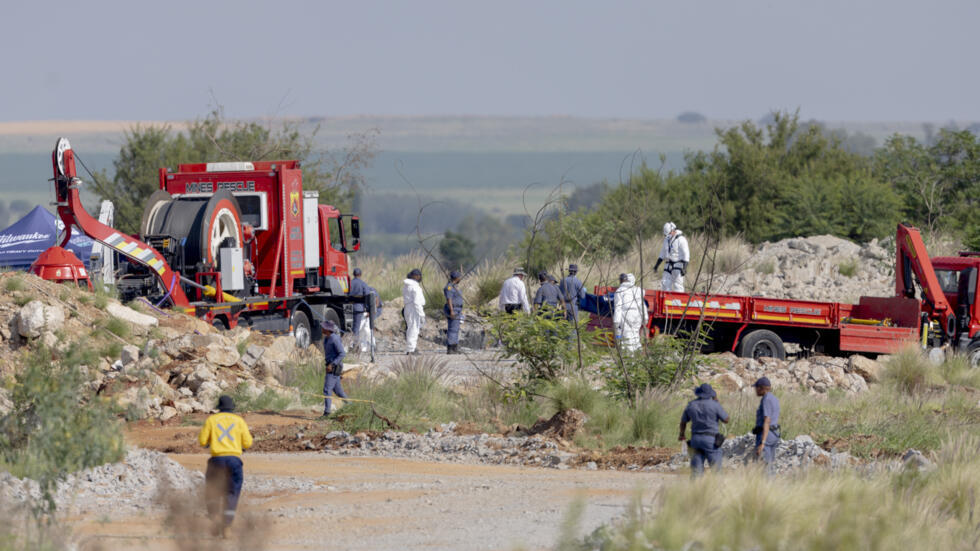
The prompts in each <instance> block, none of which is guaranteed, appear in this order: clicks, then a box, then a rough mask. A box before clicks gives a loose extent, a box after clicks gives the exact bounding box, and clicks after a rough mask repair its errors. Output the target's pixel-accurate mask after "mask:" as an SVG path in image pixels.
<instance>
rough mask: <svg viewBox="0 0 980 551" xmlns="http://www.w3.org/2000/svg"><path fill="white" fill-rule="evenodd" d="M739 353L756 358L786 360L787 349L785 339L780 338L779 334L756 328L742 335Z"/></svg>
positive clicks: (742, 355) (744, 356)
mask: <svg viewBox="0 0 980 551" xmlns="http://www.w3.org/2000/svg"><path fill="white" fill-rule="evenodd" d="M738 355H739V356H741V357H743V358H753V359H756V360H758V359H759V358H776V359H779V360H785V359H786V349H785V348H783V340H782V339H780V338H779V335H777V334H775V333H773V332H772V331H769V330H766V329H756V330H755V331H752V332H751V333H749V334H748V335H745V336H744V337H742V343H741V344H740V345H739V348H738Z"/></svg>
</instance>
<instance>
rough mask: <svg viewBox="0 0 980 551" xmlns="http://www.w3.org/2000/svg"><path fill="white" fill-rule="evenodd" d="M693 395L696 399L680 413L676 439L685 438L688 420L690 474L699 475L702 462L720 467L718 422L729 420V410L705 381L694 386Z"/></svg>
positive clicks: (715, 468) (701, 471)
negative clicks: (678, 436) (679, 425)
mask: <svg viewBox="0 0 980 551" xmlns="http://www.w3.org/2000/svg"><path fill="white" fill-rule="evenodd" d="M694 396H695V399H694V400H691V401H690V402H688V404H687V407H686V408H684V413H683V414H681V433H680V438H679V440H680V441H681V442H683V441H684V440H685V435H686V434H687V424H688V423H691V439H690V440H688V443H687V445H688V450H689V451H690V454H691V476H693V477H698V476H701V475H702V474H704V464H705V462H707V463H708V464H709V465H710V466H711V468H712V469H714V471H715V472H719V471H721V458H722V454H721V445H720V442H718V435H719V434H720V432H719V430H718V422H719V421H721V422H722V423H728V412H726V411H725V408H723V407H721V404H719V403H718V395H717V394H716V393H715V389H713V388H711V385H709V384H708V383H704V384H703V385H701V386H699V387H697V388H695V389H694Z"/></svg>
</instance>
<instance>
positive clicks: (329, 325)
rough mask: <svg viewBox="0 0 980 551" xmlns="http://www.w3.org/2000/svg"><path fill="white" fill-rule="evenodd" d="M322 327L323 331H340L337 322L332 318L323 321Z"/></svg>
mask: <svg viewBox="0 0 980 551" xmlns="http://www.w3.org/2000/svg"><path fill="white" fill-rule="evenodd" d="M321 329H322V330H323V331H330V332H331V333H336V332H337V331H338V328H337V324H336V323H334V322H332V321H330V320H327V321H325V322H323V325H322V326H321Z"/></svg>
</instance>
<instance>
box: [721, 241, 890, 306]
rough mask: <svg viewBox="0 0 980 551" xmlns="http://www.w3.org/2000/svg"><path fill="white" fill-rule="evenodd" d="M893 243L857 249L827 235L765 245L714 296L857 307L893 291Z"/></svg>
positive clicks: (866, 245)
mask: <svg viewBox="0 0 980 551" xmlns="http://www.w3.org/2000/svg"><path fill="white" fill-rule="evenodd" d="M894 258H895V255H894V239H886V240H884V241H882V242H879V241H878V240H873V241H871V242H870V243H867V244H865V245H863V246H862V245H858V244H856V243H852V242H850V241H848V240H846V239H841V238H839V237H834V236H831V235H818V236H814V237H807V238H793V239H784V240H782V241H778V242H775V243H768V242H767V243H763V244H762V245H760V246H759V247H758V249H757V250H756V251H755V252H754V253H753V255H752V256H751V257H750V258H749V259H748V261H747V262H745V264H744V265H743V267H742V269H741V270H739V271H738V272H736V273H735V274H734V275H730V276H727V277H725V278H723V281H722V282H721V284H720V286H719V287H718V292H721V293H728V294H737V295H761V296H767V297H774V298H791V299H800V300H821V301H839V302H856V301H857V299H858V297H861V296H863V295H866V296H890V295H891V294H892V293H893V291H894Z"/></svg>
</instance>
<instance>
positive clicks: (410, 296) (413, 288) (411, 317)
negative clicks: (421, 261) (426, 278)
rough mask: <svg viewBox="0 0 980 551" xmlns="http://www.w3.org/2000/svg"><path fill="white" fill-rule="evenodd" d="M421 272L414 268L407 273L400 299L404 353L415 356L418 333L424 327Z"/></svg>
mask: <svg viewBox="0 0 980 551" xmlns="http://www.w3.org/2000/svg"><path fill="white" fill-rule="evenodd" d="M421 281H422V270H420V269H418V268H415V269H414V270H412V271H411V272H408V276H407V277H406V278H405V281H404V285H402V298H403V299H404V301H405V310H404V312H405V314H404V316H405V353H406V354H417V353H418V352H417V351H416V350H415V348H416V347H417V346H418V342H419V331H421V330H422V326H423V325H425V308H424V307H425V291H423V290H422V285H421Z"/></svg>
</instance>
